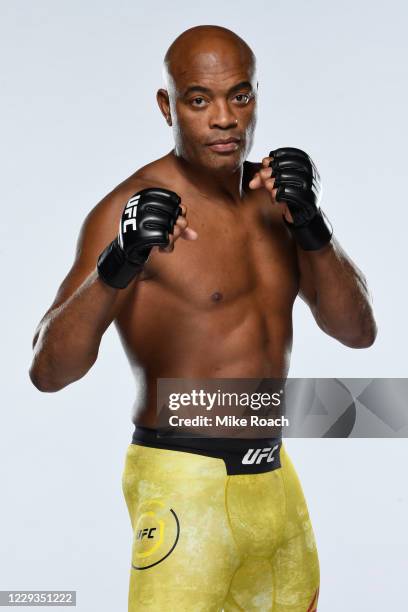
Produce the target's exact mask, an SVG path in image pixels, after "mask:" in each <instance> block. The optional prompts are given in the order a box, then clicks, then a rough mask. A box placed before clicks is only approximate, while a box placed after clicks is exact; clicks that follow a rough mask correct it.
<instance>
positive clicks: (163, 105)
mask: <svg viewBox="0 0 408 612" xmlns="http://www.w3.org/2000/svg"><path fill="white" fill-rule="evenodd" d="M156 100H157V104H158V105H159V108H160V111H161V113H162V115H163V117H164V118H165V119H166V122H167V124H168V125H171V124H172V122H171V114H170V100H169V94H168V92H167V90H166V89H159V90H158V91H157V94H156Z"/></svg>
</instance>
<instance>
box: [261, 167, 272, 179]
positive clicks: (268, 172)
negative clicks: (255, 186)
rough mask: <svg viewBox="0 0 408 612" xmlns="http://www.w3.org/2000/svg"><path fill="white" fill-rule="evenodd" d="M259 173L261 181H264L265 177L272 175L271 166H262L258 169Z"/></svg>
mask: <svg viewBox="0 0 408 612" xmlns="http://www.w3.org/2000/svg"><path fill="white" fill-rule="evenodd" d="M259 175H260V177H261V179H262V180H263V181H266V179H268V178H270V177H271V175H272V168H262V170H260V171H259Z"/></svg>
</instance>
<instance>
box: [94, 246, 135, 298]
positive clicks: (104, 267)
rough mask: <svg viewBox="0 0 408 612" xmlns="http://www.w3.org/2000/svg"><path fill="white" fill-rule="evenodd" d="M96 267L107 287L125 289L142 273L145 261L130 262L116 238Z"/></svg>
mask: <svg viewBox="0 0 408 612" xmlns="http://www.w3.org/2000/svg"><path fill="white" fill-rule="evenodd" d="M96 267H97V270H98V274H99V276H100V278H101V279H102V280H103V281H104V282H105V283H106V284H107V285H109V286H110V287H113V288H115V289H125V288H126V287H127V286H128V285H129V284H130V283H131V282H132V280H134V279H135V278H136V276H137V275H138V274H140V273H141V272H142V270H143V267H144V261H140V262H136V261H130V260H129V259H128V258H127V257H126V254H125V252H124V251H123V249H122V248H121V247H120V246H119V244H118V239H117V238H115V240H113V241H112V242H111V243H110V244H109V245H108V246H107V247H106V249H104V250H103V251H102V253H101V254H100V255H99V258H98V262H97V266H96Z"/></svg>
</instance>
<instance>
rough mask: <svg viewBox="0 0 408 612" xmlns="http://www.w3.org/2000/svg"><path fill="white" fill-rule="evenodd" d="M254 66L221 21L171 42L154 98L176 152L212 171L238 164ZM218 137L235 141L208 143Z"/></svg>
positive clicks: (251, 119)
mask: <svg viewBox="0 0 408 612" xmlns="http://www.w3.org/2000/svg"><path fill="white" fill-rule="evenodd" d="M255 67H256V62H255V56H254V54H253V52H252V50H251V48H250V47H249V46H248V45H247V43H246V42H245V41H244V40H242V38H240V37H239V36H238V35H237V34H235V32H231V30H228V29H227V28H222V27H220V26H212V25H202V26H196V27H194V28H190V29H189V30H186V31H185V32H183V33H182V34H180V36H178V37H177V38H176V40H175V41H174V42H173V43H172V44H171V45H170V47H169V49H168V51H167V53H166V55H165V58H164V73H163V76H164V80H165V83H166V89H159V90H158V92H157V102H158V105H159V107H160V110H161V112H162V114H163V116H164V117H165V119H166V122H167V124H168V125H169V126H171V127H172V130H173V136H174V141H175V148H174V150H175V153H176V155H177V156H178V157H183V159H184V160H187V161H188V162H189V163H190V164H193V165H195V166H196V167H200V168H201V169H204V168H206V169H207V170H211V172H227V173H232V172H235V171H236V170H237V169H239V168H241V166H242V164H243V162H244V160H245V159H246V155H247V154H248V152H249V150H250V148H251V146H252V140H253V133H254V129H255V124H256V98H257V89H258V84H257V82H256V74H255ZM220 139H221V140H228V139H233V140H235V141H236V142H234V143H233V144H232V145H231V143H229V145H230V146H229V147H227V145H225V143H224V148H221V149H220V148H215V149H214V148H211V147H212V146H213V145H214V146H216V144H217V143H214V142H212V141H216V140H220ZM218 144H219V143H218ZM227 144H228V143H227ZM220 146H221V145H220ZM225 147H226V148H225Z"/></svg>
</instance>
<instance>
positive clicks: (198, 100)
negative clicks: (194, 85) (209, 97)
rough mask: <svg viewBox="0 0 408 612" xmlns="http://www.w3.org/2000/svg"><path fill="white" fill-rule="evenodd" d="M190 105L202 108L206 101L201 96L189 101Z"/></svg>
mask: <svg viewBox="0 0 408 612" xmlns="http://www.w3.org/2000/svg"><path fill="white" fill-rule="evenodd" d="M191 104H192V105H193V106H196V107H200V108H204V106H205V105H206V101H205V100H204V98H203V97H202V96H197V97H196V98H193V99H192V100H191Z"/></svg>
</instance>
